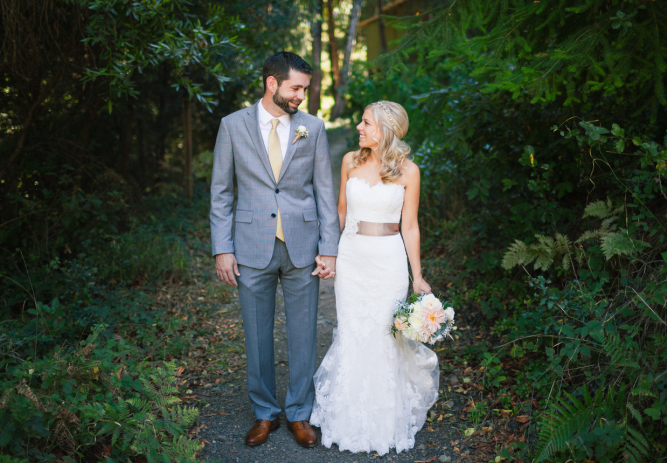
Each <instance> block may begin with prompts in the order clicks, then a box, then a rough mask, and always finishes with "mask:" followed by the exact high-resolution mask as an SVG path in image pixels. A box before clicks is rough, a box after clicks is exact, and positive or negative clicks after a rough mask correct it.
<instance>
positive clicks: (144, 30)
mask: <svg viewBox="0 0 667 463" xmlns="http://www.w3.org/2000/svg"><path fill="white" fill-rule="evenodd" d="M70 1H71V2H72V3H75V4H78V5H79V6H80V7H81V8H82V9H83V10H84V11H85V12H86V14H87V16H88V21H87V23H86V26H85V30H86V37H85V38H84V39H83V43H85V44H86V45H88V46H89V47H91V48H97V49H100V51H101V53H100V56H99V61H98V62H97V63H96V66H91V67H89V68H87V69H86V75H85V77H84V81H92V80H94V79H96V78H105V79H106V80H108V82H109V85H110V87H111V94H112V95H113V96H114V97H121V96H124V95H130V96H132V97H135V98H136V97H137V96H138V94H139V91H138V90H137V83H136V81H135V80H134V79H133V77H134V76H135V75H137V74H143V73H144V72H146V73H152V72H155V71H157V70H158V68H159V67H160V66H162V65H163V64H168V65H170V67H171V68H172V69H173V71H172V72H173V76H174V82H173V83H172V86H173V87H175V88H176V90H178V89H179V88H180V87H184V88H185V89H186V90H187V92H188V97H189V98H192V97H196V98H197V99H198V100H199V101H200V102H202V103H204V104H205V105H206V106H207V107H209V105H211V104H212V103H214V101H215V100H214V96H213V93H212V92H207V91H205V90H204V87H203V86H202V82H196V81H195V80H194V79H193V78H192V70H191V68H192V67H195V66H196V67H199V68H201V69H202V70H203V71H204V75H205V76H207V77H208V76H210V77H212V78H213V79H215V80H216V81H217V82H218V84H219V89H220V91H222V90H223V84H224V83H225V82H227V81H229V80H230V78H229V77H226V76H225V75H224V74H223V73H224V72H225V68H224V65H223V62H222V61H221V60H220V56H221V52H222V50H223V48H224V47H229V46H230V44H231V43H232V42H233V40H234V39H233V37H234V35H235V34H236V31H237V30H238V29H239V28H242V27H243V26H242V25H240V24H239V23H238V18H234V17H230V16H228V15H227V14H225V10H224V7H223V6H222V5H216V4H209V5H207V6H204V5H201V4H199V3H198V2H189V1H179V2H134V3H129V2H125V1H120V0H70ZM197 9H203V10H204V11H205V13H204V14H201V13H200V14H196V13H195V11H196V10H197ZM111 101H112V100H109V112H111V108H112V103H111Z"/></svg>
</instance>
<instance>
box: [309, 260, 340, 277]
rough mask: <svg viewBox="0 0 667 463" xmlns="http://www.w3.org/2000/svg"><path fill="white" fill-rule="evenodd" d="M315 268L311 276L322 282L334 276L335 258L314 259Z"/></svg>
mask: <svg viewBox="0 0 667 463" xmlns="http://www.w3.org/2000/svg"><path fill="white" fill-rule="evenodd" d="M315 263H316V264H317V268H316V269H315V271H314V272H313V273H311V275H314V276H318V277H320V278H322V279H323V280H327V279H329V278H333V277H335V276H336V258H335V257H334V256H317V257H315Z"/></svg>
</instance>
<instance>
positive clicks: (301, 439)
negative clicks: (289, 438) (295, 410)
mask: <svg viewBox="0 0 667 463" xmlns="http://www.w3.org/2000/svg"><path fill="white" fill-rule="evenodd" d="M287 427H288V428H289V429H290V431H292V432H293V433H294V437H295V438H296V443H297V444H299V445H300V446H302V447H307V448H312V447H315V446H316V445H317V434H315V431H314V430H313V428H311V427H310V423H308V421H294V422H290V421H287Z"/></svg>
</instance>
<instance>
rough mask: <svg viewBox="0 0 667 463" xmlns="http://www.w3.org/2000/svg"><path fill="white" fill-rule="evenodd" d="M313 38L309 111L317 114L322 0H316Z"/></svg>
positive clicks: (319, 95)
mask: <svg viewBox="0 0 667 463" xmlns="http://www.w3.org/2000/svg"><path fill="white" fill-rule="evenodd" d="M310 35H311V36H312V39H313V76H312V77H311V79H310V87H309V88H308V113H309V114H312V115H313V116H317V111H318V110H319V109H320V98H321V95H322V0H315V19H313V22H312V23H310Z"/></svg>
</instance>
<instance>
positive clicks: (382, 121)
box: [348, 100, 410, 183]
mask: <svg viewBox="0 0 667 463" xmlns="http://www.w3.org/2000/svg"><path fill="white" fill-rule="evenodd" d="M365 109H370V110H372V111H373V118H374V119H375V123H376V124H377V126H378V129H379V130H381V131H382V132H381V133H382V139H381V140H380V143H379V145H378V147H377V148H375V149H376V150H379V152H380V156H381V157H382V168H381V169H380V180H382V183H391V182H393V181H394V180H396V179H398V178H400V176H401V175H402V174H403V172H402V168H401V167H402V165H403V161H404V160H405V159H406V158H407V157H408V156H409V155H410V146H408V144H407V143H405V142H404V141H403V140H401V139H402V138H403V137H404V136H405V134H407V133H408V125H409V121H408V113H406V112H405V109H403V106H401V105H400V104H398V103H394V102H392V101H386V100H383V101H378V102H376V103H371V104H369V105H368V106H366V108H365ZM372 138H373V140H375V141H377V140H376V138H375V137H374V136H373V137H372ZM373 151H374V150H373ZM370 154H371V149H370V148H361V149H360V150H359V151H356V152H355V153H354V154H353V155H352V163H351V164H350V165H348V167H350V168H355V167H359V166H360V165H362V164H363V163H364V162H366V159H368V156H369V155H370Z"/></svg>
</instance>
